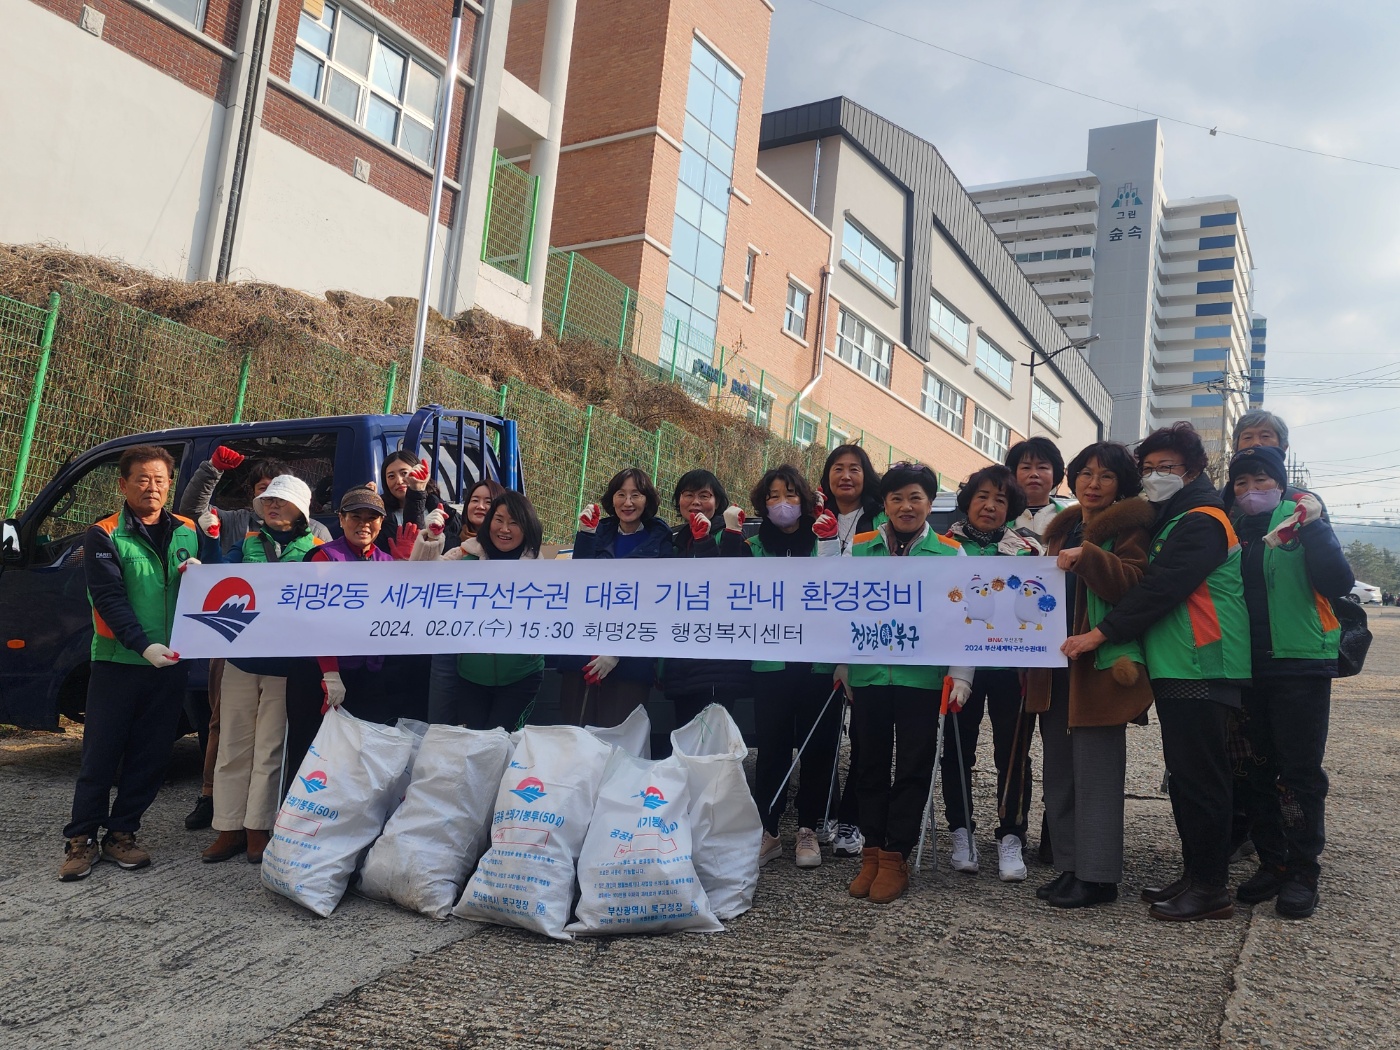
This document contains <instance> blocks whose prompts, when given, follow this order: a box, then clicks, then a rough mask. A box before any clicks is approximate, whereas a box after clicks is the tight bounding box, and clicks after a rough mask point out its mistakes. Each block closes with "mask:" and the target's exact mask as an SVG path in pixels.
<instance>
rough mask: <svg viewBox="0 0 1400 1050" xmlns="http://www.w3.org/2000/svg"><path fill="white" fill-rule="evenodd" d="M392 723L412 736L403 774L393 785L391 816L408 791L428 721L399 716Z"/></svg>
mask: <svg viewBox="0 0 1400 1050" xmlns="http://www.w3.org/2000/svg"><path fill="white" fill-rule="evenodd" d="M394 725H395V726H396V727H397V728H399V729H402V730H403V731H404V732H406V733H408V734H410V735H411V736H412V740H411V741H410V743H411V744H412V745H413V746H412V748H411V749H410V750H409V752H408V762H407V763H406V764H405V765H404V770H403V775H402V776H400V777H399V782H398V784H396V785H395V786H394V801H393V802H392V803H390V804H389V816H391V817H392V816H393V815H394V811H395V810H396V809H398V808H399V806H401V805H403V799H404V795H405V794H407V793H408V782H409V781H410V780H411V779H413V760H414V759H415V758H417V757H418V749H419V748H420V747H422V746H423V736H424V734H426V733H427V732H428V723H427V722H420V721H418V719H416V718H400V719H399V720H398V721H397V722H395V723H394Z"/></svg>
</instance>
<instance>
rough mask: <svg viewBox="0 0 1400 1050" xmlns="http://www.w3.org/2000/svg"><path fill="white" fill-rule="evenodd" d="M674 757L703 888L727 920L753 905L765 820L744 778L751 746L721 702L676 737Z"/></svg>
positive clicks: (673, 743)
mask: <svg viewBox="0 0 1400 1050" xmlns="http://www.w3.org/2000/svg"><path fill="white" fill-rule="evenodd" d="M671 749H672V753H673V754H674V755H675V757H677V758H678V759H680V762H681V764H682V765H683V766H684V767H685V770H686V777H687V783H688V786H689V788H690V812H691V826H690V832H691V835H692V837H693V839H694V848H693V849H692V851H691V854H692V857H693V858H694V861H695V871H696V874H698V875H699V876H700V885H701V886H703V887H704V888H705V892H706V893H707V894H708V895H709V898H710V907H711V908H713V909H714V913H715V915H716V916H718V917H719V918H721V919H732V918H734V917H735V916H736V915H742V914H743V913H744V912H746V911H748V910H749V909H750V908H752V907H753V895H754V890H755V889H757V887H758V850H759V845H760V843H761V841H762V838H763V822H762V821H761V820H760V819H759V815H758V806H757V804H755V802H754V800H753V795H752V793H751V792H750V791H749V784H748V781H747V780H745V779H744V759H745V758H746V757H747V756H748V753H749V749H748V745H747V744H745V743H744V737H743V734H742V733H740V732H739V727H738V726H737V725H735V724H734V719H733V718H732V717H730V714H729V712H728V711H726V710H725V709H724V708H723V707H721V706H720V705H719V704H711V705H710V706H709V707H707V708H705V709H704V710H703V711H701V712H700V713H699V714H698V715H696V716H695V717H694V718H693V719H691V721H689V722H687V723H686V724H685V725H683V726H681V727H680V728H679V729H677V730H676V731H675V732H674V733H672V734H671Z"/></svg>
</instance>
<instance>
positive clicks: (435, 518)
mask: <svg viewBox="0 0 1400 1050" xmlns="http://www.w3.org/2000/svg"><path fill="white" fill-rule="evenodd" d="M424 522H425V524H426V525H427V526H428V531H429V532H431V533H432V534H433V535H434V536H441V535H442V530H443V529H444V528H446V527H447V511H445V510H443V509H442V508H441V507H439V508H438V509H437V510H430V511H429V512H428V516H427V518H425V519H424Z"/></svg>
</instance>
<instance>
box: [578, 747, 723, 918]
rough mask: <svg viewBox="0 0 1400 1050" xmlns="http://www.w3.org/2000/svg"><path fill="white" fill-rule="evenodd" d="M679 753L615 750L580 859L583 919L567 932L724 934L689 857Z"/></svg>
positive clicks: (686, 802) (685, 793)
mask: <svg viewBox="0 0 1400 1050" xmlns="http://www.w3.org/2000/svg"><path fill="white" fill-rule="evenodd" d="M686 779H687V778H686V770H685V766H683V765H682V764H681V761H680V759H677V758H674V757H672V758H667V759H663V760H662V761H660V762H651V761H647V760H644V759H640V758H634V757H633V756H632V755H629V754H627V753H626V752H625V751H622V750H618V751H614V752H613V756H612V758H611V759H610V760H609V761H608V768H607V772H606V773H605V774H604V775H603V786H602V788H601V789H599V792H598V805H597V806H596V807H595V808H594V810H593V822H592V823H591V824H589V826H588V837H587V838H585V839H584V840H583V852H582V853H581V854H580V855H579V859H578V883H579V901H578V908H577V915H578V919H577V921H575V922H572V923H570V924H569V925H568V926H566V927H565V928H564V932H566V933H582V934H618V933H674V932H678V931H681V930H690V931H693V932H695V933H723V932H724V927H723V926H721V925H720V922H719V920H718V919H716V918H715V913H714V912H713V911H711V910H710V899H709V897H707V896H706V895H705V890H704V888H703V887H701V885H700V880H699V879H698V878H697V877H696V874H695V866H694V864H693V863H692V862H691V855H690V850H691V837H690V823H691V819H692V817H691V811H690V808H689V803H690V792H689V790H688V788H687V784H686Z"/></svg>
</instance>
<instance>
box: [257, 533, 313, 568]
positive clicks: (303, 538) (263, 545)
mask: <svg viewBox="0 0 1400 1050" xmlns="http://www.w3.org/2000/svg"><path fill="white" fill-rule="evenodd" d="M320 545H321V541H320V540H318V539H317V538H316V537H315V536H313V535H311V533H310V532H309V531H307V532H303V533H302V534H301V535H300V536H298V537H297V538H296V539H294V540H292V542H291V543H289V544H287V545H286V546H285V547H283V548H282V554H281V556H280V557H278V559H277V560H278V561H279V562H283V561H305V560H306V556H307V555H308V554H310V553H311V552H312V551H313V550H315V549H316V548H317V547H319V546H320ZM276 548H277V541H276V540H274V539H273V538H272V537H271V536H268V535H266V534H265V533H264V532H263V531H262V530H261V529H259V530H258V531H257V532H250V533H248V535H247V537H246V538H245V539H244V540H243V560H244V561H245V562H249V561H252V562H264V563H265V562H267V560H268V557H267V556H268V554H269V553H271V552H272V551H274V550H276Z"/></svg>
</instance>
